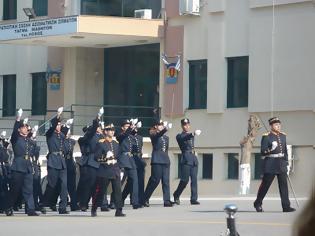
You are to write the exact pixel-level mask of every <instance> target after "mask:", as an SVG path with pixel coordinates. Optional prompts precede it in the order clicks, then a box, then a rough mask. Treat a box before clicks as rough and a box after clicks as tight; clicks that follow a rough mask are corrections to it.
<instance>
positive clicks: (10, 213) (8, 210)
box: [5, 208, 13, 216]
mask: <svg viewBox="0 0 315 236" xmlns="http://www.w3.org/2000/svg"><path fill="white" fill-rule="evenodd" d="M5 214H6V215H7V216H13V209H12V208H10V209H7V210H5Z"/></svg>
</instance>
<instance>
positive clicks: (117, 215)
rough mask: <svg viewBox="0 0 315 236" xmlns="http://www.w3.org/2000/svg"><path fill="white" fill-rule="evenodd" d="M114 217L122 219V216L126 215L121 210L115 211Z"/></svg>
mask: <svg viewBox="0 0 315 236" xmlns="http://www.w3.org/2000/svg"><path fill="white" fill-rule="evenodd" d="M115 216H116V217H124V216H126V214H124V213H123V212H122V209H117V210H116V212H115Z"/></svg>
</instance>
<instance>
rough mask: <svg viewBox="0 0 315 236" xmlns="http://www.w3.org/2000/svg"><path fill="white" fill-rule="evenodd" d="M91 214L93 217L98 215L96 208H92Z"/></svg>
mask: <svg viewBox="0 0 315 236" xmlns="http://www.w3.org/2000/svg"><path fill="white" fill-rule="evenodd" d="M91 216H92V217H96V216H97V212H96V209H95V208H93V207H92V209H91Z"/></svg>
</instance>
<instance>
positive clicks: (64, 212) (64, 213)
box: [58, 208, 69, 215]
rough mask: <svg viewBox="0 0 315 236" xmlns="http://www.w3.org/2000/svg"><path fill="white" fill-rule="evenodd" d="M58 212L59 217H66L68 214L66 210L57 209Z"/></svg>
mask: <svg viewBox="0 0 315 236" xmlns="http://www.w3.org/2000/svg"><path fill="white" fill-rule="evenodd" d="M58 211H59V214H60V215H67V214H69V211H67V209H66V208H63V209H59V210H58Z"/></svg>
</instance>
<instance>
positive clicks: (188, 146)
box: [173, 119, 201, 205]
mask: <svg viewBox="0 0 315 236" xmlns="http://www.w3.org/2000/svg"><path fill="white" fill-rule="evenodd" d="M181 125H182V130H183V131H182V132H181V133H180V134H177V136H176V140H177V143H178V146H179V148H180V150H181V152H182V156H181V159H180V168H181V178H180V182H179V184H178V187H177V189H176V191H175V192H174V194H173V196H174V202H175V203H176V204H177V205H179V204H180V200H179V197H180V195H181V194H182V192H183V191H184V189H185V188H186V186H187V184H188V182H189V177H190V181H191V184H190V188H191V195H190V203H191V205H199V204H200V203H199V202H198V187H197V175H198V159H197V156H196V152H195V147H194V141H195V136H199V135H200V134H201V130H196V131H195V132H194V133H189V129H190V121H189V119H182V120H181Z"/></svg>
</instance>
